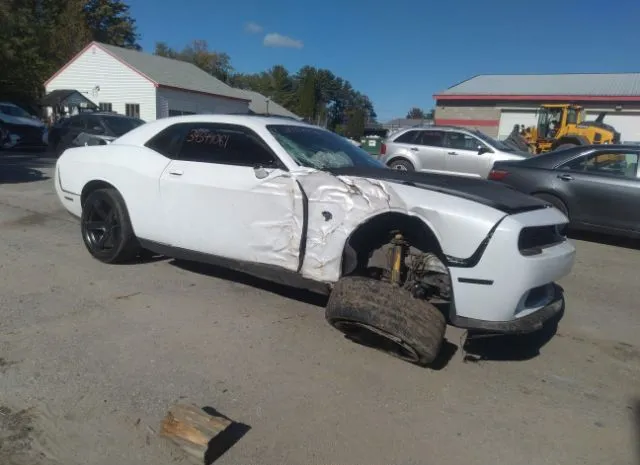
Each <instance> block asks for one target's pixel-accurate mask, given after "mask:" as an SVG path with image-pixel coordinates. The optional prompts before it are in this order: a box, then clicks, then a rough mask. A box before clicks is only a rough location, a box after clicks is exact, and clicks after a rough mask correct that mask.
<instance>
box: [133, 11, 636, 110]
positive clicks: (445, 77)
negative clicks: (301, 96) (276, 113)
mask: <svg viewBox="0 0 640 465" xmlns="http://www.w3.org/2000/svg"><path fill="white" fill-rule="evenodd" d="M127 3H128V4H129V5H130V6H131V13H132V16H133V17H134V18H135V19H136V21H137V25H138V32H139V33H140V36H141V40H140V43H141V45H142V47H143V48H144V50H145V51H148V52H152V51H153V49H154V46H155V43H156V42H159V41H162V42H166V43H167V44H168V45H169V46H171V47H172V48H177V49H181V48H182V47H183V46H185V45H186V44H188V43H189V42H190V41H192V40H194V39H204V40H206V41H207V42H208V44H209V48H210V49H211V50H215V51H221V52H226V53H228V54H229V56H230V57H231V63H232V65H233V67H234V68H235V69H236V71H239V72H244V73H251V72H259V71H263V70H265V69H268V68H270V67H272V66H274V65H277V64H281V65H284V66H285V67H286V68H287V69H289V70H290V72H295V71H297V70H298V69H299V68H300V67H302V66H304V65H311V66H315V67H319V68H327V69H329V70H331V71H332V72H333V73H334V74H336V75H338V76H340V77H342V78H344V79H346V80H348V81H350V82H351V85H352V86H353V87H354V88H355V89H356V90H358V91H360V92H362V93H364V94H366V95H368V96H369V98H370V99H371V100H372V102H373V104H374V108H375V110H376V113H377V114H378V120H379V121H383V122H384V121H388V120H390V119H393V118H403V117H405V116H406V113H407V112H408V111H409V109H410V108H412V107H419V108H422V109H424V110H429V109H431V108H433V105H434V100H433V94H435V93H437V92H439V91H442V90H444V89H446V88H448V87H450V86H452V85H455V84H456V83H458V82H460V81H464V80H466V79H468V78H470V77H473V76H475V75H478V74H542V73H580V72H596V73H600V72H601V73H609V72H640V60H639V58H640V57H639V50H640V27H639V26H638V25H639V24H640V0H609V1H604V2H603V1H602V0H582V1H577V0H562V1H561V0H555V1H554V0H537V1H511V2H510V1H508V0H444V1H442V0H441V1H433V0H395V1H388V0H385V1H383V0H379V2H378V6H377V7H375V6H374V5H375V4H376V2H375V1H374V0H368V1H367V0H342V1H340V0H324V1H323V2H309V3H305V2H304V1H300V0H296V1H294V0H236V1H225V2H223V1H218V0H180V1H169V0H163V1H160V0H128V1H127Z"/></svg>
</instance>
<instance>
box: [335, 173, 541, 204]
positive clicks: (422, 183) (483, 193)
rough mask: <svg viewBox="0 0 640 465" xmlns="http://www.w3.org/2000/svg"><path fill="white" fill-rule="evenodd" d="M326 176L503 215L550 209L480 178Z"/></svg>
mask: <svg viewBox="0 0 640 465" xmlns="http://www.w3.org/2000/svg"><path fill="white" fill-rule="evenodd" d="M329 172H330V173H332V174H334V175H336V176H352V177H361V178H369V179H376V180H379V181H386V182H389V183H396V184H403V185H408V186H412V187H415V188H416V189H426V190H431V191H435V192H440V193H443V194H448V195H452V196H455V197H460V198H463V199H466V200H470V201H473V202H477V203H480V204H482V205H485V206H488V207H491V208H494V209H496V210H499V211H502V212H503V213H506V214H516V213H523V212H527V211H532V210H539V209H542V208H547V207H548V206H549V204H548V203H546V202H544V201H542V200H539V199H537V198H535V197H532V196H529V195H527V194H524V193H522V192H519V191H517V190H515V189H514V188H512V187H511V186H508V185H506V184H502V183H497V182H494V181H488V180H485V179H479V178H471V177H464V176H452V175H444V174H432V173H421V172H416V171H398V170H392V169H388V168H368V167H366V168H365V167H349V168H338V169H332V170H329Z"/></svg>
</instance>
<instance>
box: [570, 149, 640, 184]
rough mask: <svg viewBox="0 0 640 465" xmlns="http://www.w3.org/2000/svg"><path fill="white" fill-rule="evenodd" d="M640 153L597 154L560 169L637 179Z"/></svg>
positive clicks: (575, 160) (579, 159) (576, 160)
mask: <svg viewBox="0 0 640 465" xmlns="http://www.w3.org/2000/svg"><path fill="white" fill-rule="evenodd" d="M639 158H640V153H638V152H626V153H625V152H601V151H598V152H595V153H590V154H588V155H583V156H581V157H578V158H575V159H573V160H571V161H569V162H567V163H565V164H564V165H561V166H560V167H559V168H560V169H561V170H568V171H578V172H584V173H589V174H602V175H609V176H620V177H625V178H632V179H637V177H638V161H639Z"/></svg>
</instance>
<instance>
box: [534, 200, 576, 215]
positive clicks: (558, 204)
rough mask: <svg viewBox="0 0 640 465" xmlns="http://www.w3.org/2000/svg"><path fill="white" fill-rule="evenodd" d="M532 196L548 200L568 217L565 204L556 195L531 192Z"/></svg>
mask: <svg viewBox="0 0 640 465" xmlns="http://www.w3.org/2000/svg"><path fill="white" fill-rule="evenodd" d="M533 196H534V197H537V198H539V199H540V200H544V201H545V202H549V203H550V204H551V205H553V206H554V207H556V208H557V209H558V210H560V211H561V212H562V213H564V215H565V216H566V217H567V218H569V209H568V208H567V205H566V204H565V203H564V202H563V201H562V200H561V199H559V198H558V197H556V196H555V195H551V194H533Z"/></svg>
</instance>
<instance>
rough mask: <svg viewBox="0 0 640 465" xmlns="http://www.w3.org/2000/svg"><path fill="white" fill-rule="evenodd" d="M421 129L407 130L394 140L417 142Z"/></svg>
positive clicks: (401, 142) (402, 142) (397, 141)
mask: <svg viewBox="0 0 640 465" xmlns="http://www.w3.org/2000/svg"><path fill="white" fill-rule="evenodd" d="M418 134H419V131H407V132H405V133H404V134H401V135H399V136H398V138H397V139H395V140H394V141H393V142H396V143H398V144H415V143H416V138H417V136H418Z"/></svg>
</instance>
